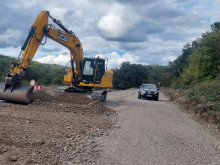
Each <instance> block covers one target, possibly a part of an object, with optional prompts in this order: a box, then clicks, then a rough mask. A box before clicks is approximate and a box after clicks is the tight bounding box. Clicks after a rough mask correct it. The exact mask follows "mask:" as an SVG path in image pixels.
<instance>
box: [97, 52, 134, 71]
mask: <svg viewBox="0 0 220 165" xmlns="http://www.w3.org/2000/svg"><path fill="white" fill-rule="evenodd" d="M98 56H99V57H100V58H104V59H108V60H106V62H107V61H108V68H109V69H112V68H116V67H119V66H120V65H121V64H122V63H123V62H127V61H128V62H130V63H137V61H136V59H135V56H133V55H131V54H128V53H126V54H123V55H119V54H118V53H117V52H115V51H113V52H112V53H107V54H97V55H96V57H98Z"/></svg>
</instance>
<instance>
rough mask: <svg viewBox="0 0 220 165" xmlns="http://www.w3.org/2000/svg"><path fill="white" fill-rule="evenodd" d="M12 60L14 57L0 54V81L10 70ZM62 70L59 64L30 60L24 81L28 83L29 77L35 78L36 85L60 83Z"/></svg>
mask: <svg viewBox="0 0 220 165" xmlns="http://www.w3.org/2000/svg"><path fill="white" fill-rule="evenodd" d="M12 60H15V58H12V57H8V56H3V55H0V80H1V81H2V82H3V81H4V79H5V76H6V74H7V73H8V72H9V71H10V66H11V62H12ZM63 72H64V71H63V69H62V66H60V65H55V64H42V63H39V62H36V61H32V62H31V65H30V67H29V68H28V69H27V72H26V74H25V80H24V83H26V84H27V83H28V84H29V81H30V80H31V79H35V80H36V83H37V84H38V85H39V84H41V85H42V84H44V85H50V84H62V79H63Z"/></svg>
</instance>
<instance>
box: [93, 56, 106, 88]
mask: <svg viewBox="0 0 220 165" xmlns="http://www.w3.org/2000/svg"><path fill="white" fill-rule="evenodd" d="M104 73H105V60H104V59H100V58H95V74H94V75H95V84H100V83H101V79H102V76H103V74H104Z"/></svg>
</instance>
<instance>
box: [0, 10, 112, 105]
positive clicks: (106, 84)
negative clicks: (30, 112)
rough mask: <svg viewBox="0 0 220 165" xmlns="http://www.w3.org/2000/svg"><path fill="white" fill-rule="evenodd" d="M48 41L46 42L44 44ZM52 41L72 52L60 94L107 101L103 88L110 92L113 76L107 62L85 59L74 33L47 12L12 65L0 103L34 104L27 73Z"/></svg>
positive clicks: (1, 92) (35, 23) (2, 87)
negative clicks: (88, 94) (84, 94)
mask: <svg viewBox="0 0 220 165" xmlns="http://www.w3.org/2000/svg"><path fill="white" fill-rule="evenodd" d="M49 18H51V19H52V21H53V22H54V23H55V24H56V25H58V26H59V29H58V28H56V27H55V26H54V25H52V24H48V19H49ZM44 37H45V42H44V43H43V42H42V40H43V38H44ZM47 37H48V38H50V39H52V40H54V41H55V42H57V43H59V44H61V45H63V46H64V47H66V48H67V49H69V51H70V63H71V68H69V69H68V70H67V75H65V76H64V78H63V84H64V85H66V86H62V87H60V88H59V89H58V90H60V91H64V92H66V91H91V89H93V88H101V89H102V90H93V92H92V98H93V99H98V100H101V101H103V100H105V99H106V96H107V92H106V90H103V89H104V88H111V87H113V85H112V79H113V72H112V71H109V70H106V67H105V59H101V58H99V57H98V58H85V57H84V55H83V49H82V44H81V42H80V40H79V38H78V37H77V36H76V35H75V33H74V32H72V31H71V30H68V29H67V28H66V27H65V26H64V25H63V24H62V23H61V21H59V20H57V19H55V18H53V17H52V16H51V15H50V13H49V12H48V11H42V12H41V13H40V14H39V15H38V16H37V19H36V20H35V22H34V24H33V25H32V26H31V29H30V31H29V34H28V36H27V38H26V40H25V42H24V44H23V46H22V47H21V52H20V53H19V55H18V57H17V59H16V60H15V61H12V65H11V70H10V72H9V73H8V74H7V76H6V78H5V83H0V100H6V101H11V102H18V103H24V104H29V103H31V102H32V96H33V90H34V87H32V86H25V85H22V80H23V78H24V76H25V72H26V70H27V69H28V67H29V66H30V63H31V61H32V59H33V57H34V55H35V53H36V51H37V49H38V48H39V46H40V45H44V44H45V43H46V39H47Z"/></svg>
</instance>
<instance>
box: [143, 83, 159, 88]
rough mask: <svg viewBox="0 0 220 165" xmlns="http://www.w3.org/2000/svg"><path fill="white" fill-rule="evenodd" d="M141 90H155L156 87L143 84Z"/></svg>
mask: <svg viewBox="0 0 220 165" xmlns="http://www.w3.org/2000/svg"><path fill="white" fill-rule="evenodd" d="M141 88H142V89H157V87H156V86H155V85H151V84H144V85H142V86H141Z"/></svg>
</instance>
